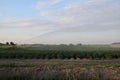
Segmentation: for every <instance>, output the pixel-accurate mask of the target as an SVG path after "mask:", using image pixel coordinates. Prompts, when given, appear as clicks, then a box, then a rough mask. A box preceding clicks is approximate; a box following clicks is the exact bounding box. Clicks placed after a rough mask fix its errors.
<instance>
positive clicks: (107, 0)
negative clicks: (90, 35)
mask: <svg viewBox="0 0 120 80" xmlns="http://www.w3.org/2000/svg"><path fill="white" fill-rule="evenodd" d="M40 14H41V16H46V17H48V18H49V17H53V18H54V17H55V16H56V17H58V18H57V19H55V20H56V21H58V23H61V25H62V26H68V28H69V27H71V26H75V27H76V26H77V27H78V26H79V30H80V31H82V29H86V30H87V31H94V30H96V31H101V30H104V29H105V30H111V29H120V27H119V26H120V23H117V24H116V22H120V5H119V3H118V2H113V0H88V1H85V2H83V3H81V2H79V3H78V2H77V3H74V4H67V5H66V6H64V7H63V8H60V9H52V10H48V11H44V12H42V13H40ZM111 22H112V25H111ZM105 23H107V25H104V24H105ZM81 25H82V26H81ZM76 30H77V31H78V29H76Z"/></svg>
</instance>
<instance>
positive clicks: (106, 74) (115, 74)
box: [0, 46, 120, 80]
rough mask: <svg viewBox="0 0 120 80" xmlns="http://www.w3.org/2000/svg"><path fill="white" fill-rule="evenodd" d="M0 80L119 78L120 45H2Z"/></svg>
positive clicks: (0, 51)
mask: <svg viewBox="0 0 120 80" xmlns="http://www.w3.org/2000/svg"><path fill="white" fill-rule="evenodd" d="M0 80H120V48H118V47H117V48H113V47H110V46H39V47H35V46H27V47H26V46H2V47H0Z"/></svg>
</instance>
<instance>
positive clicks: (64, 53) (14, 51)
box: [0, 46, 120, 59]
mask: <svg viewBox="0 0 120 80" xmlns="http://www.w3.org/2000/svg"><path fill="white" fill-rule="evenodd" d="M2 58H3V59H71V58H73V59H77V58H80V59H118V58H120V49H107V50H104V49H103V50H102V49H100V50H99V49H96V50H89V49H86V50H49V49H48V50H34V49H30V48H18V47H14V48H13V47H10V46H9V47H7V48H0V59H2Z"/></svg>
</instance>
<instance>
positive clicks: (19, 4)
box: [0, 0, 120, 44]
mask: <svg viewBox="0 0 120 80" xmlns="http://www.w3.org/2000/svg"><path fill="white" fill-rule="evenodd" d="M7 41H9V42H10V41H14V42H16V43H40V44H42V43H46V44H60V43H67V44H68V43H75V44H76V43H83V44H109V43H113V42H120V0H0V42H7Z"/></svg>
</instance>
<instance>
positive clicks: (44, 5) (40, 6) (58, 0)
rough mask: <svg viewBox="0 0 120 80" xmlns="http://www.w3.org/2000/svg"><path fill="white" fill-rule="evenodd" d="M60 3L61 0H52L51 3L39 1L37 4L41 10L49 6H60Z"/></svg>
mask: <svg viewBox="0 0 120 80" xmlns="http://www.w3.org/2000/svg"><path fill="white" fill-rule="evenodd" d="M59 2H61V0H50V1H43V2H42V1H39V2H38V3H37V4H36V8H37V9H41V8H44V7H48V6H52V5H55V4H58V3H59Z"/></svg>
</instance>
